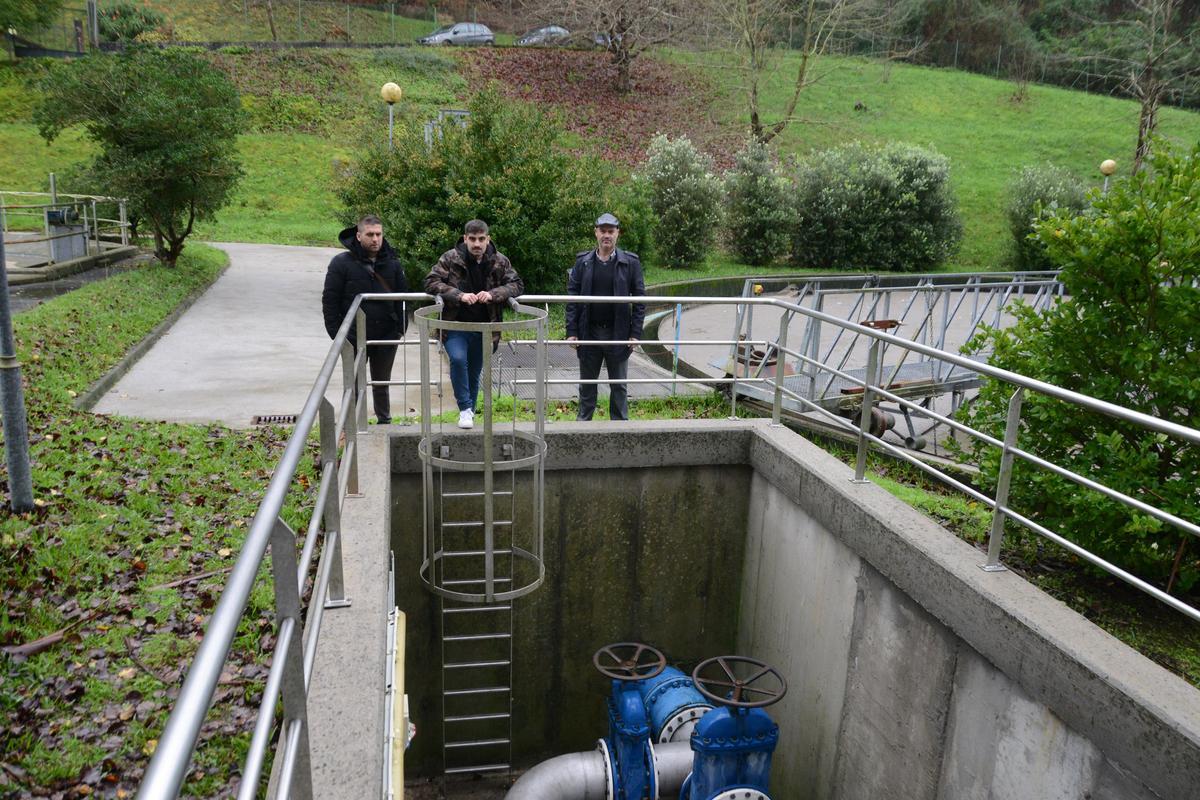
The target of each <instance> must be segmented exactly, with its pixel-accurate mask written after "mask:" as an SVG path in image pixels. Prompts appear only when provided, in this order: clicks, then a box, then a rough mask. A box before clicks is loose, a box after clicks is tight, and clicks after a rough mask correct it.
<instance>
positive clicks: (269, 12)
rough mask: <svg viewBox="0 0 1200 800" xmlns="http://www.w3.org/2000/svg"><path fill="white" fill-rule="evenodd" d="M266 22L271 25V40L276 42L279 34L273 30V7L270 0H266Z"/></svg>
mask: <svg viewBox="0 0 1200 800" xmlns="http://www.w3.org/2000/svg"><path fill="white" fill-rule="evenodd" d="M267 24H268V25H270V26H271V41H272V42H278V41H279V34H278V33H276V32H275V9H274V8H272V7H271V0H267Z"/></svg>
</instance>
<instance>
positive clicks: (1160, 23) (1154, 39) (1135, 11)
mask: <svg viewBox="0 0 1200 800" xmlns="http://www.w3.org/2000/svg"><path fill="white" fill-rule="evenodd" d="M1184 5H1185V2H1184V0H1129V6H1130V9H1131V11H1132V13H1131V14H1130V16H1128V17H1127V18H1125V19H1121V20H1116V21H1114V22H1110V23H1101V24H1097V25H1095V27H1094V28H1093V30H1092V34H1093V35H1092V37H1091V39H1090V40H1089V41H1088V43H1087V44H1085V46H1088V45H1091V46H1092V47H1093V48H1094V49H1092V50H1091V52H1087V53H1085V54H1084V55H1081V56H1076V57H1074V58H1073V59H1072V60H1074V61H1077V62H1080V63H1084V64H1086V65H1088V67H1089V69H1091V68H1096V69H1097V73H1098V77H1100V78H1101V79H1102V80H1103V81H1104V82H1105V83H1107V84H1109V85H1111V86H1114V87H1115V91H1116V92H1118V93H1121V94H1125V95H1127V96H1129V97H1131V98H1133V99H1135V100H1137V101H1138V106H1139V108H1138V133H1137V145H1136V146H1135V148H1134V155H1133V172H1134V173H1136V172H1138V171H1139V170H1140V169H1141V168H1142V164H1144V163H1145V161H1146V159H1147V157H1148V156H1149V155H1150V148H1151V146H1152V142H1153V137H1154V130H1155V128H1156V127H1157V126H1158V111H1159V109H1160V108H1161V107H1162V105H1163V103H1164V102H1170V100H1171V99H1172V95H1174V94H1176V93H1178V92H1182V91H1183V89H1184V87H1186V86H1187V85H1189V83H1190V82H1192V81H1195V80H1196V78H1197V76H1200V58H1197V55H1196V47H1197V44H1198V42H1197V41H1196V40H1197V31H1196V29H1195V28H1193V29H1192V30H1191V31H1187V30H1184V27H1185V25H1186V22H1187V20H1186V19H1185V18H1184V14H1183V12H1184V10H1185V9H1184Z"/></svg>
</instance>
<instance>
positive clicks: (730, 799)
mask: <svg viewBox="0 0 1200 800" xmlns="http://www.w3.org/2000/svg"><path fill="white" fill-rule="evenodd" d="M712 800H771V798H770V797H767V796H766V795H765V794H763V793H762V792H760V791H759V790H758V789H726V790H725V791H723V792H721V793H720V794H719V795H717V796H716V797H714V798H713V799H712Z"/></svg>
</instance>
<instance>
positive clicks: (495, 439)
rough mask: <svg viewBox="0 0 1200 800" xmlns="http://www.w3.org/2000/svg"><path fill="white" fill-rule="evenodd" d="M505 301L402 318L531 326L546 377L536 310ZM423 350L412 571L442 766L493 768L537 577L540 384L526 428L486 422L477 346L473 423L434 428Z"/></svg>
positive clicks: (429, 324) (488, 360) (508, 726)
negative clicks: (524, 600) (425, 602)
mask: <svg viewBox="0 0 1200 800" xmlns="http://www.w3.org/2000/svg"><path fill="white" fill-rule="evenodd" d="M509 304H510V306H511V307H512V310H513V311H515V312H516V314H517V316H518V319H515V320H511V321H491V322H487V323H465V322H457V321H453V320H443V319H441V312H442V307H441V305H440V304H435V305H434V306H427V307H423V308H419V309H417V310H416V311H415V312H414V315H413V316H414V318H415V320H416V323H417V327H418V330H419V331H420V341H422V342H429V341H431V340H432V336H431V334H432V333H435V332H436V331H438V330H442V329H451V330H471V331H473V330H478V331H479V332H480V334H481V335H482V336H483V341H485V342H489V341H491V338H492V334H493V333H494V332H503V331H518V330H531V331H536V334H537V359H538V374H539V375H545V365H546V348H545V341H546V318H547V312H546V311H545V310H544V309H540V308H534V307H531V306H523V305H521V304H519V303H517V302H516V301H515V300H511V301H509ZM429 352H430V348H429V347H422V348H421V407H422V413H421V442H420V444H419V445H418V454H419V456H420V458H421V460H422V462H423V468H422V481H423V487H422V494H423V503H422V512H423V517H424V519H423V522H422V534H423V535H422V540H423V541H422V561H421V570H420V577H421V581H422V583H424V584H425V587H426V588H427V589H428V590H429V591H430V592H432V593H434V594H436V595H437V596H438V598H439V601H438V602H439V610H440V612H441V613H440V614H439V615H438V616H439V617H440V620H439V624H440V635H441V677H442V685H441V691H442V764H443V772H444V773H445V774H446V775H461V774H468V775H470V774H480V773H490V772H503V771H507V770H508V769H509V768H510V766H509V765H510V764H511V763H512V754H513V751H512V738H513V728H512V714H513V689H512V687H513V603H514V602H515V600H516V598H518V597H523V596H525V595H526V594H529V593H530V592H532V591H534V590H536V589H537V588H538V587H539V586H541V584H542V582H543V581H544V580H545V575H546V569H545V562H544V560H543V558H542V552H543V540H544V528H543V500H544V487H545V459H546V440H545V435H544V434H545V430H544V426H545V391H544V384H541V383H539V384H538V385H537V387H536V390H535V393H534V411H535V414H534V423H533V426H532V430H527V429H522V428H520V427H519V426H518V424H517V419H516V415H515V414H514V417H513V420H512V428H511V429H509V430H508V431H506V432H504V433H501V432H499V431H497V430H496V429H495V427H494V426H493V418H492V401H493V396H492V393H491V391H490V390H489V389H488V388H486V387H491V386H492V350H491V348H490V347H484V348H483V370H482V372H483V374H482V376H481V377H482V380H481V383H480V385H481V386H483V387H485V390H484V392H483V408H482V409H481V411H482V413H481V414H480V415H478V417H477V418H476V425H479V426H480V427H481V430H478V431H476V432H472V433H470V434H463V433H462V432H455V433H452V434H450V435H447V434H446V432H445V431H443V429H442V425H441V424H439V425H438V426H437V430H436V431H435V430H434V424H433V416H432V414H431V412H430V408H431V402H430V391H429V385H430V377H431V373H432V370H431V365H430V359H429ZM480 434H482V435H480ZM518 474H520V476H521V477H520V479H519V480H518ZM518 486H520V487H521V488H520V492H521V495H522V498H524V500H523V501H522V500H519V498H518ZM526 504H527V505H526ZM518 506H520V507H521V508H522V513H521V514H520V515H518V513H517V509H518Z"/></svg>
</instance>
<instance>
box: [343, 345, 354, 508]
mask: <svg viewBox="0 0 1200 800" xmlns="http://www.w3.org/2000/svg"><path fill="white" fill-rule="evenodd" d="M354 362H355V350H354V347H353V346H352V345H351V344H350V342H342V392H343V393H345V392H349V393H350V408H349V410H348V411H347V412H346V421H345V423H343V425H342V434H343V435H344V436H345V437H346V444H345V447H346V452H348V453H350V473H349V475H348V476H347V477H346V493H347V494H353V495H357V494H358V431H357V428H358V426H357V425H356V424H355V420H357V419H358V382H357V380H356V378H355V375H354Z"/></svg>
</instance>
